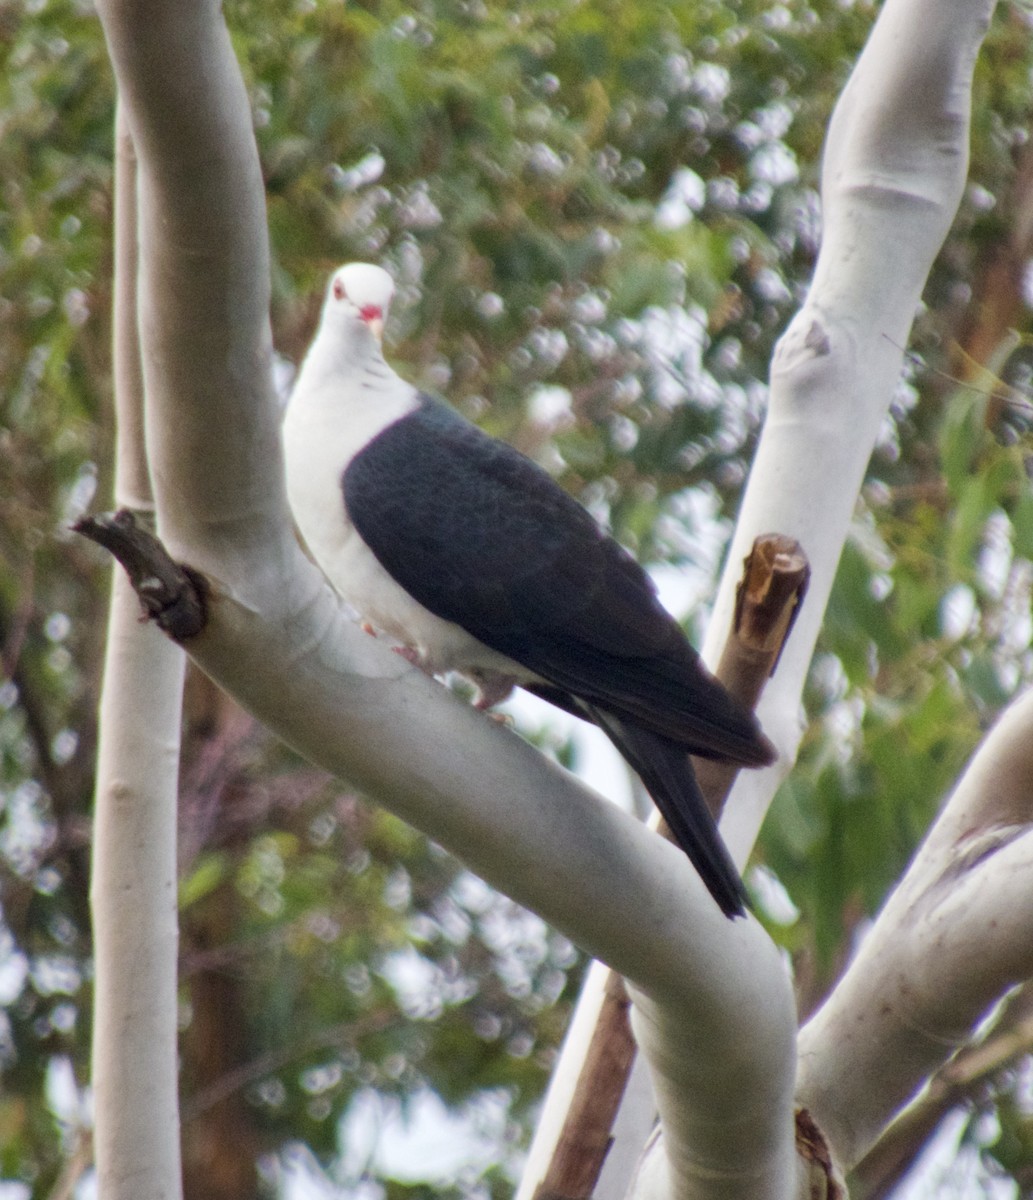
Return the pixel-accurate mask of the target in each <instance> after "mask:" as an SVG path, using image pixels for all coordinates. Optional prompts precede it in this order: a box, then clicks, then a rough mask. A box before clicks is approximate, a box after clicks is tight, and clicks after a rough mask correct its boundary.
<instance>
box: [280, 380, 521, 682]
mask: <svg viewBox="0 0 1033 1200" xmlns="http://www.w3.org/2000/svg"><path fill="white" fill-rule="evenodd" d="M391 378H392V381H393V382H389V383H388V384H387V385H386V386H385V383H384V381H383V380H382V379H379V378H378V381H377V384H376V386H373V385H370V386H367V387H365V388H364V387H362V386H361V384H362V381H361V380H359V381H356V383H355V384H352V385H350V386H345V387H342V386H341V384H340V383H336V382H327V383H324V384H322V385H319V386H316V387H304V386H303V385H304V384H305V378H304V375H302V377H301V378H299V381H298V387H297V388H296V389H295V393H294V395H293V396H292V397H291V401H290V404H289V405H288V408H287V414H286V417H285V418H284V423H283V442H284V459H285V465H286V475H287V497H288V500H289V501H290V506H291V510H292V512H293V514H294V520H295V522H296V524H297V526H298V529H299V531H300V532H301V535H302V537H303V538H304V539H305V542H306V544H307V546H308V548H309V550H310V551H311V553H312V556H313V558H315V560H316V562H317V563H318V564H319V566H320V568H321V569H322V571H323V573H324V574H325V575H326V577H327V578H328V579H329V581H330V582H331V584H333V586H334V588H335V589H336V590H337V591H338V592H339V593H340V595H341V596H342V597H343V598H344V599H345V600H346V601H347V602H348V603H349V604H350V605H352V607H354V608H355V610H356V611H357V612H358V613H359V615H360V616H361V617H362V618H363V619H364V620H366V621H369V622H370V623H371V624H372V625H374V626H376V627H377V628H378V629H380V630H382V631H383V632H384V633H387V634H389V635H390V636H391V637H393V638H396V639H397V640H398V641H400V642H402V643H403V644H404V645H406V646H410V647H412V648H413V649H415V650H416V651H417V652H418V654H419V655H420V658H421V660H422V663H423V665H424V667H425V668H426V669H427V670H429V671H431V672H432V673H434V674H440V673H441V672H444V671H448V670H457V671H464V670H466V671H469V670H474V671H478V672H510V671H511V670H512V668H514V667H515V664H512V663H510V662H509V660H507V659H505V658H504V657H503V656H502V655H500V654H497V653H496V652H495V651H493V650H490V649H489V648H488V647H487V646H484V645H483V644H482V643H481V642H479V641H478V640H477V639H476V638H474V637H472V636H471V635H470V634H468V633H467V632H466V631H465V630H464V629H462V628H461V627H460V626H459V625H456V624H454V623H452V622H451V621H445V620H442V619H441V618H440V617H437V616H435V615H434V614H433V613H431V612H429V611H428V610H427V609H426V608H424V607H423V605H421V604H419V603H418V602H417V601H416V600H414V599H413V598H412V596H410V595H409V593H408V592H406V591H405V590H404V589H403V588H402V587H400V586H399V585H398V584H397V583H396V582H395V581H394V579H393V578H392V577H391V576H390V575H389V574H388V573H387V571H386V570H385V569H384V568H383V567H382V566H381V565H380V563H379V562H378V560H377V559H376V557H375V556H374V554H373V552H372V551H371V550H370V548H369V547H368V546H367V545H366V543H365V542H364V541H363V540H362V538H361V537H360V536H359V534H358V531H357V530H356V529H355V527H354V525H352V523H351V521H350V520H349V519H348V514H347V511H346V509H345V505H344V494H343V489H342V477H343V475H344V471H345V469H346V467H347V466H348V464H349V463H350V462H351V460H352V459H353V458H354V457H355V455H356V454H358V453H360V452H361V450H362V449H363V448H364V447H365V446H366V445H367V444H368V443H369V441H370V440H371V439H372V438H374V437H375V436H376V435H377V434H378V433H380V431H381V430H382V429H384V428H386V427H387V426H388V425H390V424H392V423H393V422H394V421H397V420H399V419H400V418H402V417H404V416H405V415H406V414H407V413H409V412H411V411H412V410H413V409H414V408H415V407H416V406H417V403H418V398H417V394H416V392H415V389H413V388H412V387H411V386H410V385H409V384H406V383H404V381H403V380H401V379H400V378H399V377H398V376H396V375H394V374H393V372H392V373H391ZM517 669H518V670H519V668H517Z"/></svg>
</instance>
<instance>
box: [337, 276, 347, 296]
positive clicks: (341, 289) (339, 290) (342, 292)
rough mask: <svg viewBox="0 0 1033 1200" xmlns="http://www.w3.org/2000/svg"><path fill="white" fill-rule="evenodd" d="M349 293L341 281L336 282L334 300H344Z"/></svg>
mask: <svg viewBox="0 0 1033 1200" xmlns="http://www.w3.org/2000/svg"><path fill="white" fill-rule="evenodd" d="M347 295H348V293H347V292H346V291H345V290H344V284H343V283H342V282H341V281H340V280H339V279H335V280H334V299H335V300H343V299H344V298H345V297H346V296H347Z"/></svg>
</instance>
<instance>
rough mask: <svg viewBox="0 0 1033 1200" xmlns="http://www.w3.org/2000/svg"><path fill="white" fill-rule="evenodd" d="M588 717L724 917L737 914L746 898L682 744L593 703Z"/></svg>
mask: <svg viewBox="0 0 1033 1200" xmlns="http://www.w3.org/2000/svg"><path fill="white" fill-rule="evenodd" d="M591 714H592V718H593V719H594V720H595V722H596V724H598V725H599V727H600V728H601V729H602V730H603V732H604V733H605V734H606V736H607V737H608V738H609V739H610V741H611V742H613V744H614V745H615V746H616V747H617V749H618V750H619V751H620V752H621V754H622V755H623V756H624V758H625V759H627V761H628V763H629V764H630V765H631V766H632V767H633V768H634V770H635V771H636V772H637V773H638V775H639V777H640V778H641V780H642V782H643V783H644V784H645V786H646V791H647V792H649V794H650V796H652V797H653V800H654V802H655V803H656V806H657V808H658V809H659V810H660V813H661V815H662V816H663V818H664V820H665V821H666V822H667V824H668V825H669V826H670V828H671V833H673V834H674V839H675V841H676V842H677V843H678V845H679V846H680V847H681V848H682V849H683V850H684V851H685V853H686V854H687V855H688V856H689V860H690V861H691V862H692V865H693V866H694V867H695V868H696V870H697V871H698V872H699V874H700V878H701V879H702V880H703V882H704V883H705V884H706V885H707V889H708V890H709V892H710V894H711V895H712V896H713V897H714V899H715V900H716V901H717V903H718V906H719V907H720V909H721V911H722V912H723V913H724V914H725V916H726V917H743V916H745V915H746V907H745V906H746V905H747V904H749V898H748V896H747V894H746V889H745V887H744V886H743V882H742V879H741V878H740V876H739V872H738V871H737V870H736V869H735V864H734V863H733V862H732V857H731V855H730V854H729V853H728V849H727V847H726V846H725V844H724V842H723V841H722V840H721V835H720V834H719V833H718V831H717V824H716V823H715V821H714V818H713V817H712V816H711V815H710V809H708V808H707V805H706V801H705V800H704V799H703V793H702V792H701V791H700V790H699V784H698V783H697V782H696V776H695V774H694V773H693V770H692V763H691V762H690V761H689V756H688V754H686V752H685V747H684V746H679V745H678V743H677V742H672V741H671V740H670V739H669V738H665V737H661V736H660V734H657V733H653V732H652V731H651V730H648V729H643V728H641V726H636V725H631V724H628V723H626V722H624V721H621V720H620V719H618V718H617V717H614V716H612V715H611V714H609V713H606V712H602V711H601V710H599V709H597V708H595V707H593V708H592V709H591Z"/></svg>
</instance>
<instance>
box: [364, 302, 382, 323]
mask: <svg viewBox="0 0 1033 1200" xmlns="http://www.w3.org/2000/svg"><path fill="white" fill-rule="evenodd" d="M359 316H360V317H362V319H363V320H364V321H382V320H383V318H384V310H383V309H382V308H381V307H380V305H379V304H366V305H364V306H363V307H362V308H360V309H359Z"/></svg>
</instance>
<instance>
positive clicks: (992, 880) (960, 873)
mask: <svg viewBox="0 0 1033 1200" xmlns="http://www.w3.org/2000/svg"><path fill="white" fill-rule="evenodd" d="M1031 781H1033V692H1027V693H1026V694H1025V695H1024V696H1023V697H1022V698H1021V699H1020V700H1018V701H1016V702H1015V703H1014V704H1013V705H1012V706H1011V707H1010V708H1009V709H1008V710H1007V711H1006V712H1005V714H1004V716H1003V717H1002V718H1001V719H1000V721H998V723H997V724H996V725H995V726H994V728H993V729H992V730H991V732H990V733H989V735H988V736H987V737H986V739H985V740H984V742H983V744H982V745H981V746H980V748H979V750H978V751H977V753H976V755H975V757H974V758H973V759H972V762H971V763H970V764H969V767H968V769H967V770H966V772H965V774H964V775H963V776H962V778H961V781H960V782H959V784H958V786H957V789H956V790H955V792H954V793H953V795H952V796H951V798H950V800H949V802H948V804H947V806H946V808H945V809H944V811H943V813H942V814H941V816H940V818H939V820H938V821H937V822H936V824H935V825H934V826H933V828H932V830H931V831H930V833H929V836H928V837H927V838H926V840H925V842H924V843H923V845H922V847H921V848H920V849H919V851H918V854H917V855H916V857H915V859H914V861H913V863H912V864H911V867H910V868H909V870H908V872H907V874H906V875H905V876H904V879H903V881H902V882H901V884H900V886H899V887H898V888H897V890H896V891H895V892H894V893H893V895H892V896H891V897H890V899H889V901H888V903H887V904H886V907H885V908H884V909H883V911H882V913H881V914H880V915H879V918H878V920H877V921H876V924H875V927H874V928H873V930H872V932H871V933H870V934H869V935H868V938H867V940H866V941H865V942H864V944H863V946H862V947H861V950H860V951H859V953H858V955H857V958H856V959H855V960H854V962H853V963H852V965H851V967H850V969H849V971H848V972H847V974H846V975H845V977H844V978H843V980H842V981H841V982H840V984H839V985H838V986H837V988H836V990H835V991H834V992H833V994H832V995H831V996H830V997H829V999H828V1000H827V1001H826V1003H825V1004H824V1005H823V1007H822V1008H821V1009H819V1011H818V1012H817V1013H816V1014H815V1016H814V1017H813V1018H812V1019H811V1020H810V1021H809V1022H808V1024H807V1025H806V1026H805V1028H804V1029H803V1031H802V1033H801V1035H800V1086H799V1097H800V1099H801V1101H802V1102H803V1103H804V1104H806V1105H807V1107H808V1108H809V1109H810V1110H811V1112H812V1113H813V1115H814V1117H815V1118H816V1120H817V1121H818V1122H819V1123H820V1124H821V1126H822V1128H823V1130H824V1131H825V1133H826V1135H827V1136H828V1137H829V1139H830V1141H831V1142H832V1144H833V1147H834V1149H835V1151H836V1154H837V1158H838V1161H840V1162H842V1163H843V1164H845V1165H846V1166H847V1167H851V1166H853V1165H854V1164H855V1163H857V1162H858V1161H859V1160H860V1159H861V1158H862V1157H863V1156H864V1154H865V1153H866V1152H867V1151H868V1149H869V1148H870V1147H871V1146H872V1145H873V1144H874V1142H875V1140H876V1138H877V1137H878V1136H879V1134H880V1133H881V1132H882V1130H883V1128H885V1126H886V1125H887V1123H888V1122H889V1121H890V1119H891V1118H892V1117H893V1115H894V1114H895V1113H896V1112H897V1111H898V1110H899V1109H900V1108H901V1106H902V1105H904V1104H905V1103H906V1102H907V1101H908V1100H909V1099H910V1098H911V1097H912V1096H913V1095H914V1094H915V1093H916V1091H917V1090H918V1088H919V1087H920V1086H921V1085H922V1084H923V1083H924V1082H925V1080H926V1079H927V1078H928V1076H929V1075H930V1074H931V1073H932V1072H933V1071H934V1070H936V1068H938V1067H939V1066H940V1065H941V1064H942V1063H944V1062H945V1061H946V1060H947V1059H948V1058H949V1057H950V1055H951V1054H953V1053H954V1051H955V1050H956V1049H957V1048H958V1047H959V1046H960V1045H962V1044H964V1043H965V1042H966V1041H967V1040H968V1038H969V1037H970V1036H971V1034H972V1031H973V1029H974V1028H975V1026H976V1025H977V1024H978V1023H979V1021H980V1020H981V1019H982V1018H983V1017H984V1015H985V1014H986V1012H987V1010H988V1009H989V1008H990V1007H991V1006H992V1005H993V1004H995V1003H996V1002H997V1000H999V999H1000V997H1001V995H1002V994H1003V993H1004V991H1005V990H1006V989H1007V988H1009V987H1011V986H1013V985H1014V984H1015V983H1018V982H1020V981H1022V980H1025V979H1028V978H1030V977H1031V976H1033V940H1031V939H1030V936H1029V913H1030V904H1031V899H1033V890H1031V886H1030V879H1031V877H1033V788H1031Z"/></svg>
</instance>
